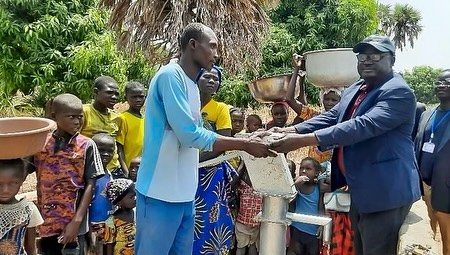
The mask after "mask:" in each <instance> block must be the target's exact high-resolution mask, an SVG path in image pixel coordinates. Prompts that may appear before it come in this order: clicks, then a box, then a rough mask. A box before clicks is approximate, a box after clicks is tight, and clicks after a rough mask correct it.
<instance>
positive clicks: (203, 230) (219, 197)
mask: <svg viewBox="0 0 450 255" xmlns="http://www.w3.org/2000/svg"><path fill="white" fill-rule="evenodd" d="M236 175H237V173H236V171H235V170H234V169H233V168H232V167H231V166H230V164H229V163H228V162H222V163H220V164H218V165H216V166H212V167H203V168H200V169H199V179H200V181H199V187H198V189H197V194H196V196H195V230H194V252H193V254H228V253H229V251H230V249H231V244H232V239H233V238H232V237H233V233H234V222H233V219H232V217H231V213H230V209H229V207H228V201H229V198H230V195H231V180H232V179H233V177H234V176H236Z"/></svg>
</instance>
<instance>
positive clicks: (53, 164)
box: [34, 135, 89, 237]
mask: <svg viewBox="0 0 450 255" xmlns="http://www.w3.org/2000/svg"><path fill="white" fill-rule="evenodd" d="M88 141H89V139H88V138H87V137H85V136H83V135H76V136H74V137H73V138H72V139H71V140H70V141H69V144H68V146H66V147H65V148H63V149H61V150H59V151H57V152H56V153H55V151H54V148H55V138H54V137H53V136H52V135H50V137H49V139H48V142H47V144H46V145H45V148H44V149H43V150H42V151H41V152H40V153H38V154H36V155H35V157H34V163H35V166H36V177H37V195H38V207H39V211H40V212H41V214H42V217H43V218H44V223H43V224H42V225H41V226H39V227H38V231H39V234H40V236H41V237H47V236H54V235H59V234H61V232H62V230H63V229H64V227H65V226H66V225H67V224H68V223H69V222H70V221H71V220H72V219H73V217H74V216H75V213H76V207H77V199H78V196H79V192H80V190H81V189H83V188H84V185H85V183H84V170H85V152H86V148H87V146H88Z"/></svg>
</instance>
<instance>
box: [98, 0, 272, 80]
mask: <svg viewBox="0 0 450 255" xmlns="http://www.w3.org/2000/svg"><path fill="white" fill-rule="evenodd" d="M100 2H101V5H102V6H104V7H106V8H108V9H110V10H111V17H110V20H109V25H110V27H111V28H112V29H114V30H115V31H116V32H118V33H119V40H118V44H119V46H121V47H123V48H125V49H126V50H129V51H130V52H134V51H135V50H136V49H139V48H141V49H143V50H144V52H145V53H146V56H147V57H148V58H150V59H151V58H152V56H154V55H155V54H156V53H157V52H160V51H161V49H164V50H165V51H167V52H168V56H167V57H168V58H170V57H172V56H173V55H175V54H176V53H177V52H178V38H179V36H180V34H181V32H182V29H183V27H184V26H186V25H187V24H188V23H190V22H201V23H203V24H205V25H207V26H209V27H211V28H212V29H213V30H214V31H215V32H216V35H217V37H218V39H219V41H220V42H221V44H220V46H219V51H220V56H221V63H222V65H223V66H224V67H225V68H226V69H227V71H229V72H231V73H236V72H238V71H239V70H241V69H243V68H245V67H254V68H255V67H257V66H258V65H259V63H260V61H261V47H262V40H263V39H264V37H265V36H266V35H267V33H268V28H269V19H268V16H267V14H266V12H265V11H264V9H270V8H274V7H275V6H276V5H277V4H278V2H279V0H133V1H132V0H101V1H100Z"/></svg>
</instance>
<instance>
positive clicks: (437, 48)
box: [378, 0, 450, 71]
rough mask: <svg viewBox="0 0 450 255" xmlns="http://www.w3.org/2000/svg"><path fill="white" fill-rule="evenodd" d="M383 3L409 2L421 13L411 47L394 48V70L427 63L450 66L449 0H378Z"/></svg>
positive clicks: (436, 66) (438, 66)
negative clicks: (420, 30)
mask: <svg viewBox="0 0 450 255" xmlns="http://www.w3.org/2000/svg"><path fill="white" fill-rule="evenodd" d="M378 2H379V3H382V4H391V5H395V4H396V3H400V4H409V5H411V6H413V7H414V9H416V10H418V11H419V12H420V13H421V15H422V23H421V24H422V26H423V28H422V32H421V33H420V34H419V38H418V39H417V40H416V41H415V42H414V48H411V47H409V46H408V47H407V48H406V49H405V48H404V49H403V51H400V50H399V49H397V52H396V55H397V58H396V63H395V66H394V69H395V70H396V71H404V70H405V69H407V70H411V69H412V68H413V67H414V66H419V65H429V66H432V67H435V68H444V69H447V68H450V16H449V13H450V1H449V0H378Z"/></svg>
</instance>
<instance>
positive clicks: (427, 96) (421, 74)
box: [404, 66, 442, 104]
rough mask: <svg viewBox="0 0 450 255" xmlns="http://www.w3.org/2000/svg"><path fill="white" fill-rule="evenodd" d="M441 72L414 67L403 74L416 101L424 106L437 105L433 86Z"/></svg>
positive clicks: (437, 69)
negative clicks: (412, 90)
mask: <svg viewBox="0 0 450 255" xmlns="http://www.w3.org/2000/svg"><path fill="white" fill-rule="evenodd" d="M441 72H442V69H439V68H433V67H431V66H416V67H414V68H413V69H412V70H411V71H406V72H405V74H404V77H405V80H406V82H407V83H408V84H409V85H410V86H411V88H412V89H414V93H415V94H416V97H417V101H419V102H422V103H425V104H434V103H438V100H437V98H436V96H435V93H434V86H433V84H434V82H435V81H436V78H437V77H438V76H439V74H440V73H441Z"/></svg>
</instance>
